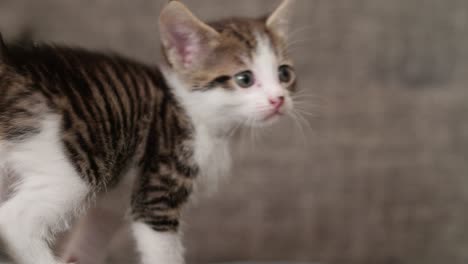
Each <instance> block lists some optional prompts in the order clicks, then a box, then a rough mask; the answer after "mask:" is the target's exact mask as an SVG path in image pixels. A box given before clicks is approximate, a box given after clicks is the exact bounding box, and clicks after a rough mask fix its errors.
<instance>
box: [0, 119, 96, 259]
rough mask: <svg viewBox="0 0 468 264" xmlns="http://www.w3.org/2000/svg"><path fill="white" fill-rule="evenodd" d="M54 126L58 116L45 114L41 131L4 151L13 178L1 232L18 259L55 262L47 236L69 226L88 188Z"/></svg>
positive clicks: (0, 220)
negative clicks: (68, 156)
mask: <svg viewBox="0 0 468 264" xmlns="http://www.w3.org/2000/svg"><path fill="white" fill-rule="evenodd" d="M59 127H60V122H59V119H58V118H57V116H52V115H50V116H47V117H46V118H45V119H44V121H43V124H42V130H41V133H39V134H38V135H36V136H34V137H32V138H30V139H28V140H26V141H23V142H21V143H16V144H12V145H11V148H9V149H8V150H7V151H6V152H5V153H4V160H3V162H4V166H5V167H6V168H7V169H8V170H10V171H12V172H14V174H15V176H16V177H17V179H18V182H17V183H15V186H16V187H15V192H14V194H13V195H12V196H11V197H10V198H9V199H8V200H7V201H6V202H5V203H3V204H2V205H1V207H0V236H1V237H2V239H3V240H4V241H5V243H6V245H7V249H8V251H9V253H10V254H11V256H12V257H13V258H14V259H15V261H16V262H17V263H20V264H30V263H38V264H53V263H58V262H57V261H56V260H55V258H54V256H53V254H52V252H51V251H50V249H49V246H48V242H51V241H52V240H53V238H54V234H55V233H56V232H59V231H62V230H63V229H66V228H68V224H69V221H70V219H71V217H73V216H74V215H75V214H76V213H77V212H78V211H79V210H80V208H81V207H82V204H83V202H84V200H85V199H86V196H87V193H88V191H89V188H88V186H87V185H86V184H85V182H84V181H83V180H82V179H81V178H80V177H79V175H78V174H77V172H76V171H75V169H74V168H73V166H72V164H71V163H70V162H69V161H68V159H67V157H66V155H65V154H64V151H63V149H62V144H61V142H60V140H61V139H60V135H59V130H60V129H59ZM0 177H1V178H2V179H4V178H5V177H6V175H5V174H2V175H0Z"/></svg>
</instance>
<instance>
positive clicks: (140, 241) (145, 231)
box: [132, 222, 184, 264]
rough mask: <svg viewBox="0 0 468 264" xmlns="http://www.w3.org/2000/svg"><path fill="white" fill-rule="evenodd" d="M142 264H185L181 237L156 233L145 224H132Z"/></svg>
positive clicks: (173, 234)
mask: <svg viewBox="0 0 468 264" xmlns="http://www.w3.org/2000/svg"><path fill="white" fill-rule="evenodd" d="M132 231H133V235H134V238H135V240H136V244H137V249H138V252H139V253H140V257H141V260H142V262H141V264H183V263H184V247H183V246H182V242H181V239H180V235H178V234H177V233H171V232H156V231H154V230H152V229H151V228H150V227H149V226H148V225H146V224H144V223H139V222H135V223H133V224H132Z"/></svg>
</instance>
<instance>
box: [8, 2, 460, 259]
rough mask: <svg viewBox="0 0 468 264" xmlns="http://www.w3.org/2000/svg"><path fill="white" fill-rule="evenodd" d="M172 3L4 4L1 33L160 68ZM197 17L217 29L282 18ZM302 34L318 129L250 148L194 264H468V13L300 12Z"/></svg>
mask: <svg viewBox="0 0 468 264" xmlns="http://www.w3.org/2000/svg"><path fill="white" fill-rule="evenodd" d="M165 2H166V1H162V0H133V1H128V0H0V30H1V31H2V32H3V33H4V35H5V37H6V38H7V39H9V40H14V39H19V38H22V37H31V38H33V39H35V40H42V41H48V42H58V43H65V44H70V45H77V46H82V47H86V48H90V49H96V50H112V51H117V52H119V53H122V54H124V55H126V56H129V57H132V58H136V59H139V60H142V61H144V62H148V63H156V62H157V61H158V60H159V57H160V53H159V42H158V33H157V17H158V13H159V10H160V9H161V6H162V5H163V4H164V3H165ZM184 2H186V3H187V5H188V6H189V7H190V8H191V9H192V10H193V11H194V12H195V13H196V14H198V15H199V16H200V17H202V18H204V19H215V18H219V17H226V16H232V15H236V16H239V15H242V16H244V15H245V16H257V15H262V14H265V13H266V12H268V11H269V10H273V9H274V7H275V6H276V5H277V3H278V1H273V0H236V1H227V0H224V1H223V0H190V1H184ZM293 25H294V27H293V28H292V31H293V32H292V34H293V36H292V39H291V41H292V42H294V45H293V50H292V51H293V54H294V57H295V58H296V64H297V67H296V68H297V71H298V76H299V79H300V89H301V90H302V91H303V93H304V94H306V95H304V98H303V99H302V101H303V102H304V103H303V105H302V107H303V109H304V111H306V112H308V113H311V115H309V114H305V115H304V118H305V119H306V122H307V123H309V125H307V124H305V121H304V122H302V126H303V130H301V129H299V128H298V126H297V125H295V123H294V122H292V121H285V122H283V123H282V124H280V125H278V126H275V127H273V128H271V129H269V130H267V131H263V132H261V133H260V134H261V136H257V137H256V139H255V140H254V139H252V138H250V136H248V135H247V137H244V138H242V137H240V138H239V139H238V140H237V141H236V144H235V146H236V149H235V153H236V160H235V169H234V171H233V172H232V175H231V177H230V178H228V179H227V180H225V181H224V183H222V184H221V186H220V188H219V191H218V193H217V194H214V195H211V196H210V197H202V198H199V199H198V202H196V203H194V204H192V205H191V206H190V208H189V210H188V213H187V214H186V216H185V222H186V223H185V240H186V246H187V249H188V252H187V254H188V258H189V263H212V262H224V261H237V260H241V261H242V260H252V261H299V262H317V263H323V264H335V263H336V264H341V263H343V264H345V263H346V264H354V263H356V264H406V263H411V264H419V263H424V264H441V263H450V264H466V263H468V87H467V83H468V1H465V0H444V1H440V0H393V1H388V0H333V1H329V0H298V1H297V8H296V12H295V17H294V20H293ZM252 141H255V142H254V143H252ZM252 146H253V147H252ZM121 236H122V237H125V232H123V233H122V234H121ZM122 241H124V240H122ZM130 244H131V243H130V242H125V243H124V242H123V243H122V244H121V245H118V246H117V247H118V248H119V250H117V253H116V254H115V255H113V256H112V257H111V258H110V260H111V263H131V262H130V260H129V258H130V255H129V254H128V252H129V251H127V250H125V249H123V248H126V247H129V248H131V246H129V245H130Z"/></svg>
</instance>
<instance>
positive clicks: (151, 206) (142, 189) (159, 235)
mask: <svg viewBox="0 0 468 264" xmlns="http://www.w3.org/2000/svg"><path fill="white" fill-rule="evenodd" d="M135 186H136V189H135V191H134V195H133V197H132V216H133V219H134V221H133V223H132V226H131V227H132V232H133V235H134V239H135V240H136V244H137V248H138V252H139V253H140V259H141V263H142V264H183V263H184V250H183V246H182V242H181V236H180V232H179V218H180V211H181V209H182V206H183V205H184V204H185V202H186V201H187V199H188V196H189V193H190V190H191V188H192V179H191V178H190V177H188V178H187V177H183V176H178V175H177V174H175V175H174V174H171V175H169V174H166V175H146V176H145V175H143V176H142V177H141V179H139V180H137V182H136V184H135Z"/></svg>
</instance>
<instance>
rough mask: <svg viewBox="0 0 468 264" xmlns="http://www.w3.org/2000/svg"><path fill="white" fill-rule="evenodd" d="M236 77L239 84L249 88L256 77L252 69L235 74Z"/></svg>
mask: <svg viewBox="0 0 468 264" xmlns="http://www.w3.org/2000/svg"><path fill="white" fill-rule="evenodd" d="M234 78H235V79H236V83H237V85H239V86H240V87H242V88H249V87H251V86H252V85H254V83H255V77H254V74H253V72H251V71H245V72H241V73H238V74H236V75H235V76H234Z"/></svg>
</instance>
